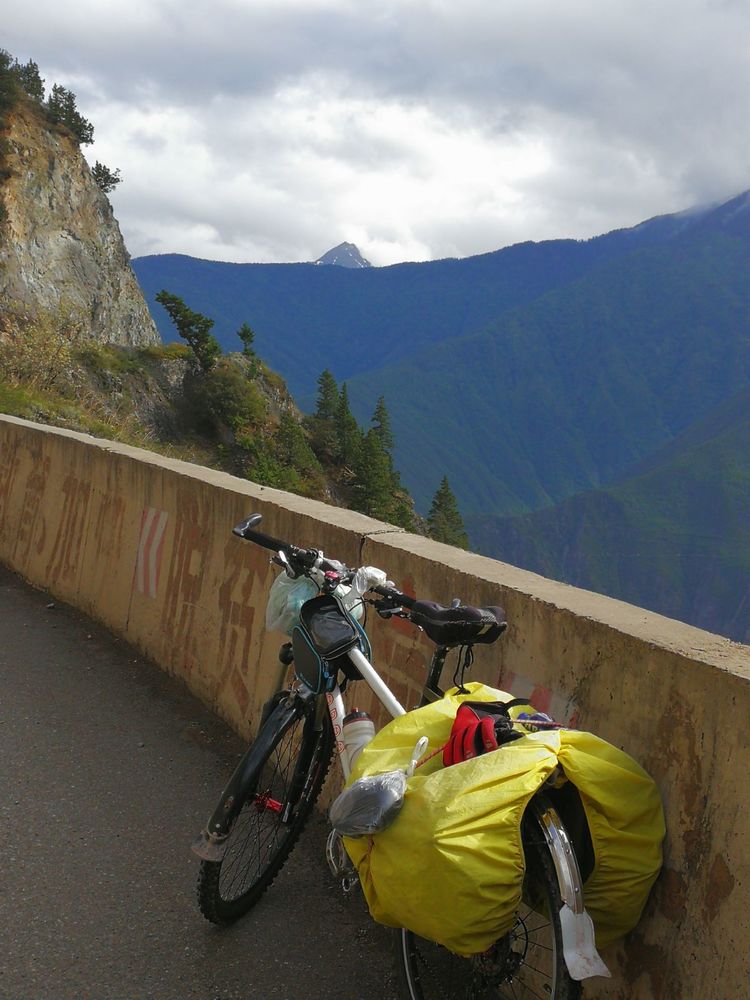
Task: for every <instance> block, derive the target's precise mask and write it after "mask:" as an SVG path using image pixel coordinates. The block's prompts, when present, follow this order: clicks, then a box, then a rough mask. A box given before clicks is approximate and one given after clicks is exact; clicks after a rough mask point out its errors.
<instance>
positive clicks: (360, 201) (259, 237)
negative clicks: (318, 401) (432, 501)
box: [0, 0, 750, 265]
mask: <svg viewBox="0 0 750 1000" xmlns="http://www.w3.org/2000/svg"><path fill="white" fill-rule="evenodd" d="M8 8H9V9H8ZM2 29H3V30H2V37H0V46H2V47H3V48H5V49H7V50H8V51H9V52H11V53H12V54H13V55H14V56H16V57H17V58H19V59H20V60H21V61H26V60H27V59H29V58H32V59H34V60H35V61H36V62H37V63H38V64H39V67H40V72H41V74H42V76H43V77H44V78H45V79H46V82H47V86H48V88H49V87H50V86H51V85H52V83H55V82H57V83H61V84H64V85H65V86H67V87H69V88H70V89H72V90H73V91H74V92H75V93H76V95H77V98H78V107H79V110H80V111H81V112H82V114H84V115H85V117H87V118H88V119H89V120H90V121H92V122H93V124H94V127H95V140H96V141H95V144H94V145H93V146H91V147H88V148H87V149H86V156H87V157H88V159H89V161H90V162H92V163H93V162H94V160H96V159H99V160H101V161H102V162H104V163H106V164H107V165H108V166H110V167H112V168H114V167H118V168H119V169H120V170H121V172H122V176H123V178H124V180H123V183H122V184H121V186H120V187H119V188H117V189H116V191H115V192H113V194H112V195H111V198H112V202H113V204H114V207H115V213H116V215H117V217H118V219H119V221H120V225H121V228H122V230H123V234H124V236H125V240H126V243H127V245H128V248H129V250H130V252H131V253H132V254H133V256H140V255H142V254H147V253H161V252H180V253H188V254H193V255H195V256H200V257H207V258H214V259H221V260H233V261H265V262H271V261H297V260H312V259H315V258H316V257H318V256H320V255H321V254H322V253H323V252H324V251H325V250H327V249H329V248H330V247H332V246H334V245H335V244H337V243H340V242H342V241H344V240H348V241H351V242H353V243H356V244H357V245H358V246H359V248H360V249H361V251H362V252H363V253H364V254H365V256H366V257H368V258H369V259H370V260H371V261H372V262H373V263H374V264H378V265H382V264H390V263H394V262H396V261H402V260H425V259H432V258H438V257H449V256H451V257H452V256H459V257H464V256H468V255H471V254H476V253H482V252H484V251H488V250H494V249H497V248H498V247H501V246H506V245H508V244H510V243H515V242H518V241H521V240H528V239H534V240H539V239H549V238H554V237H561V236H573V237H578V238H581V237H587V236H592V235H595V234H597V233H600V232H605V231H607V230H610V229H613V228H617V227H619V226H627V225H634V224H636V223H638V222H639V221H641V220H643V219H645V218H648V217H651V216H653V215H657V214H662V213H665V212H673V211H679V210H681V209H685V208H688V207H690V206H693V205H697V204H705V203H707V202H711V201H715V200H718V199H721V198H724V197H730V196H732V195H733V194H736V193H738V192H740V191H742V190H745V189H747V188H750V127H749V126H750V113H749V112H750V2H748V0H657V2H655V0H562V2H561V0H373V2H371V3H366V2H364V0H210V2H209V0H128V2H127V3H125V2H122V0H116V2H115V0H96V2H94V0H67V2H66V3H64V4H63V3H60V0H26V2H23V3H14V4H12V5H11V4H8V5H6V10H5V11H4V14H3V19H2Z"/></svg>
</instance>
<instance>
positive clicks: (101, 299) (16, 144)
mask: <svg viewBox="0 0 750 1000" xmlns="http://www.w3.org/2000/svg"><path fill="white" fill-rule="evenodd" d="M4 126H5V127H4V129H3V132H4V138H5V143H4V149H5V163H4V167H5V170H4V174H5V175H6V179H5V180H4V181H3V182H2V184H1V186H0V197H2V201H3V203H4V207H5V221H4V223H3V225H2V226H1V227H0V298H2V300H4V301H5V302H6V303H8V304H9V305H11V306H12V307H20V308H22V309H23V310H24V311H29V312H34V311H37V310H42V311H45V312H52V313H57V312H63V313H65V314H68V315H70V314H72V315H74V316H75V317H76V319H78V320H79V321H80V322H81V324H82V327H83V329H84V331H85V333H86V334H87V335H89V336H91V337H93V338H95V339H96V340H99V341H102V342H109V343H117V344H131V345H146V344H154V343H159V342H160V338H159V334H158V333H157V331H156V327H155V326H154V322H153V320H152V318H151V315H150V313H149V311H148V308H147V306H146V303H145V301H144V299H143V295H142V294H141V291H140V288H139V286H138V283H137V281H136V279H135V277H134V275H133V272H132V270H131V268H130V264H129V258H128V253H127V251H126V249H125V245H124V243H123V240H122V235H121V234H120V228H119V226H118V224H117V220H116V219H115V218H114V215H113V213H112V206H111V205H110V203H109V200H108V199H107V196H106V195H105V194H104V193H103V192H102V191H101V190H100V189H99V188H98V187H97V185H96V183H95V181H94V179H93V177H92V176H91V171H90V169H89V166H88V164H87V163H86V160H85V159H84V157H83V155H82V153H81V151H80V148H79V146H78V144H77V142H76V141H75V139H74V138H73V136H72V135H71V134H70V133H68V132H67V130H65V129H62V128H59V127H55V126H53V125H51V124H50V123H49V122H48V121H46V120H45V118H44V116H43V115H42V114H41V113H40V112H39V111H38V110H37V109H36V108H35V107H34V106H33V105H32V104H31V103H30V102H28V101H21V102H20V103H19V104H17V105H16V107H14V108H13V109H12V110H10V111H9V112H8V113H7V115H6V116H5V121H4Z"/></svg>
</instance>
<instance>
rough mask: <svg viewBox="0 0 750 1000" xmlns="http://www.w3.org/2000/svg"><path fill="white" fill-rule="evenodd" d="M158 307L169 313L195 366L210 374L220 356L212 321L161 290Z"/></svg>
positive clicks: (176, 297)
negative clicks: (186, 344) (193, 359)
mask: <svg viewBox="0 0 750 1000" xmlns="http://www.w3.org/2000/svg"><path fill="white" fill-rule="evenodd" d="M156 301H157V302H158V303H159V305H162V306H164V308H165V309H166V310H167V312H168V313H169V318H170V319H171V320H172V322H173V323H174V325H175V326H176V327H177V332H178V333H179V335H180V336H181V337H182V339H183V340H185V341H187V343H188V345H189V346H190V349H191V350H192V352H193V356H194V358H195V361H196V364H197V366H198V368H199V370H200V371H201V372H203V373H204V374H205V373H206V372H210V371H211V369H212V368H213V367H214V365H215V364H216V362H217V360H218V359H219V357H220V356H221V347H219V343H218V341H217V340H216V338H215V337H214V336H213V335H212V334H211V327H212V326H213V325H214V321H213V320H212V319H209V318H208V317H207V316H203V315H201V313H198V312H193V310H192V309H189V308H188V306H186V305H185V303H184V302H183V301H182V299H181V298H179V296H177V295H172V294H171V293H170V292H168V291H166V290H165V289H162V290H161V291H160V292H159V294H158V295H157V296H156Z"/></svg>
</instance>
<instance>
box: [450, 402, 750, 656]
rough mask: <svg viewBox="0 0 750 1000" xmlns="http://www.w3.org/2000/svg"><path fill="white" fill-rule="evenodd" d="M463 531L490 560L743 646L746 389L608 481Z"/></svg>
mask: <svg viewBox="0 0 750 1000" xmlns="http://www.w3.org/2000/svg"><path fill="white" fill-rule="evenodd" d="M468 526H469V532H470V535H471V536H472V538H473V539H474V540H475V541H476V540H477V539H481V547H482V551H483V552H485V553H486V554H487V555H491V556H494V557H496V558H498V559H502V560H504V561H506V562H510V563H513V564H514V565H517V566H523V567H525V568H527V569H531V570H533V571H535V572H538V573H541V574H543V575H544V576H548V577H553V578H555V579H558V580H563V581H565V582H566V583H571V584H574V585H575V586H579V587H585V588H586V589H589V590H596V591H599V592H600V593H604V594H609V595H610V596H612V597H617V598H620V599H622V600H624V601H628V602H629V603H632V604H637V605H640V606H642V607H648V608H651V609H653V610H654V611H658V612H660V613H661V614H665V615H668V616H669V617H672V618H678V619H681V620H683V621H687V622H690V623H692V624H694V625H698V626H700V627H701V628H706V629H709V630H710V631H712V632H719V633H721V634H723V635H727V636H729V637H730V638H733V639H736V640H738V641H740V642H750V389H744V390H742V391H741V392H739V393H737V394H735V395H734V396H733V397H732V398H731V399H730V400H729V401H727V402H726V403H724V404H722V405H720V406H719V407H717V408H716V409H715V410H714V411H712V412H711V413H710V414H709V415H708V417H706V418H705V419H704V420H702V421H699V422H698V423H696V424H694V425H692V426H691V427H689V428H688V429H687V430H686V431H685V432H684V433H683V434H681V435H680V436H679V437H677V438H676V439H675V440H674V441H673V442H671V443H670V444H669V445H667V446H666V447H665V448H664V449H662V450H661V451H659V452H657V453H655V454H654V455H652V456H651V457H650V458H649V459H648V460H647V461H646V462H645V463H643V465H642V466H641V467H640V468H639V469H638V470H637V471H636V473H635V474H634V475H632V476H629V477H628V478H627V479H624V480H623V481H621V482H619V483H617V484H616V485H613V486H610V487H608V488H607V489H602V490H595V491H590V492H587V493H582V494H579V495H578V496H574V497H570V498H569V499H567V500H565V501H563V502H562V503H560V504H558V505H557V506H555V507H552V508H548V509H546V510H539V511H536V512H534V513H532V514H526V515H522V516H517V517H505V518H501V517H491V516H484V517H481V516H480V517H475V518H471V519H470V520H469V525H468Z"/></svg>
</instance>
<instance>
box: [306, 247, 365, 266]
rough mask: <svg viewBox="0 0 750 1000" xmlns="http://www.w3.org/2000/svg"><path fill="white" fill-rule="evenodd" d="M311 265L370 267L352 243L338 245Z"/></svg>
mask: <svg viewBox="0 0 750 1000" xmlns="http://www.w3.org/2000/svg"><path fill="white" fill-rule="evenodd" d="M313 263H315V264H332V265H333V266H334V267H372V264H371V263H370V262H369V260H366V259H365V258H364V257H363V256H362V254H361V253H360V252H359V250H358V249H357V247H356V246H355V245H354V244H353V243H339V245H338V246H337V247H334V248H333V249H332V250H329V251H328V253H324V254H323V256H322V257H318V259H317V260H316V261H313Z"/></svg>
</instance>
